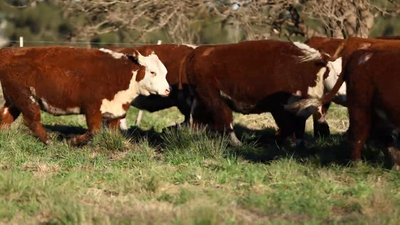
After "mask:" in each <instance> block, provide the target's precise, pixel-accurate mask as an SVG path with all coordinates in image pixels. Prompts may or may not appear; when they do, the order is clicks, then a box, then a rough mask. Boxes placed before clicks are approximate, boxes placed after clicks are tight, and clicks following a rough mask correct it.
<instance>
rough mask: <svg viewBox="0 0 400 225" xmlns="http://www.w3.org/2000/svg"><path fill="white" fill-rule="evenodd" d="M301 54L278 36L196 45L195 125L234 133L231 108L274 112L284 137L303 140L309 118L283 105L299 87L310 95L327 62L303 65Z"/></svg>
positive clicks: (190, 64) (190, 72)
mask: <svg viewBox="0 0 400 225" xmlns="http://www.w3.org/2000/svg"><path fill="white" fill-rule="evenodd" d="M302 55H303V53H302V52H301V51H300V50H299V49H298V48H297V47H296V46H294V45H293V44H292V43H290V42H282V41H275V40H262V41H246V42H240V43H237V44H227V45H211V46H200V47H198V48H196V49H195V50H194V51H193V52H192V53H191V54H190V55H189V56H188V59H187V61H186V72H187V77H188V81H189V84H190V87H191V88H192V90H193V91H194V94H195V97H196V101H197V107H195V110H194V111H193V119H194V121H193V123H194V124H201V123H205V124H208V125H210V127H212V128H214V129H216V130H218V131H224V130H225V131H228V132H233V127H232V120H233V118H232V110H233V111H236V112H240V113H243V114H250V113H263V112H271V113H272V115H273V117H274V119H275V121H276V123H277V125H278V127H279V128H280V129H281V132H280V137H281V138H283V139H284V138H286V137H287V136H289V135H291V134H293V133H295V134H296V137H297V138H300V139H301V138H302V137H303V134H304V126H305V119H304V118H301V117H296V116H295V115H293V114H291V113H289V112H287V111H284V110H283V105H284V104H286V103H287V102H288V100H289V98H291V97H292V94H294V93H296V92H298V91H300V92H301V95H302V96H303V97H305V96H307V91H308V88H309V87H315V86H316V79H317V75H316V74H317V73H318V72H319V71H320V70H321V68H322V67H323V66H324V65H325V64H324V63H322V62H321V61H319V60H318V61H311V62H303V63H300V62H299V60H298V56H302ZM327 72H328V71H327ZM326 75H327V73H325V76H326Z"/></svg>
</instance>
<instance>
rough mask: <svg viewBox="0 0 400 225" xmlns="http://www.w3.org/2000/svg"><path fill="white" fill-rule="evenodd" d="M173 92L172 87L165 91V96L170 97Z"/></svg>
mask: <svg viewBox="0 0 400 225" xmlns="http://www.w3.org/2000/svg"><path fill="white" fill-rule="evenodd" d="M171 92H172V87H171V86H169V87H168V88H167V89H165V96H169V94H170V93H171Z"/></svg>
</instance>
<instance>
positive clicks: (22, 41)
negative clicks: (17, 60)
mask: <svg viewBox="0 0 400 225" xmlns="http://www.w3.org/2000/svg"><path fill="white" fill-rule="evenodd" d="M19 47H24V37H22V36H21V37H19Z"/></svg>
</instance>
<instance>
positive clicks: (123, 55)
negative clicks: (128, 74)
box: [99, 48, 126, 59]
mask: <svg viewBox="0 0 400 225" xmlns="http://www.w3.org/2000/svg"><path fill="white" fill-rule="evenodd" d="M99 51H101V52H105V53H108V54H110V55H111V56H112V57H113V58H114V59H120V58H122V57H126V55H125V54H123V53H119V52H114V51H112V50H110V49H106V48H100V49H99Z"/></svg>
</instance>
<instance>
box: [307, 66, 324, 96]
mask: <svg viewBox="0 0 400 225" xmlns="http://www.w3.org/2000/svg"><path fill="white" fill-rule="evenodd" d="M325 72H326V68H325V67H322V68H321V69H320V70H319V71H318V73H317V76H316V77H317V78H316V80H315V83H316V85H315V87H308V90H307V94H309V95H310V96H311V97H314V98H321V97H322V95H323V94H324V74H325Z"/></svg>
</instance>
